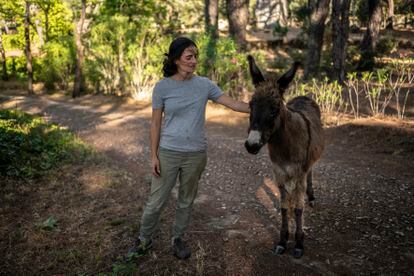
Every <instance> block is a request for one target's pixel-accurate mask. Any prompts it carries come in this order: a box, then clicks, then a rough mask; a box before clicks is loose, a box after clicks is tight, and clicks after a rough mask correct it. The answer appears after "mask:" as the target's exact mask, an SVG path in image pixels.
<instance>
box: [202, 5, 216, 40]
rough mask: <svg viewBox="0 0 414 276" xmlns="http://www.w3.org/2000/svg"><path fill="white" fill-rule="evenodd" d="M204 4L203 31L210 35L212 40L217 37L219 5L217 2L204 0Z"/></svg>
mask: <svg viewBox="0 0 414 276" xmlns="http://www.w3.org/2000/svg"><path fill="white" fill-rule="evenodd" d="M204 3H205V11H204V16H205V29H206V33H208V34H210V35H212V36H213V37H214V38H217V37H218V16H219V5H218V4H219V3H218V0H204Z"/></svg>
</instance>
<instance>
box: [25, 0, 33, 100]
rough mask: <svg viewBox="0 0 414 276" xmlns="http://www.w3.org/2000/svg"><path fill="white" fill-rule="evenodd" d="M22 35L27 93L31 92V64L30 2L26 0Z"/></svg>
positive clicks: (30, 93)
mask: <svg viewBox="0 0 414 276" xmlns="http://www.w3.org/2000/svg"><path fill="white" fill-rule="evenodd" d="M24 37H25V40H26V68H27V92H28V93H29V95H32V94H34V92H33V66H32V52H31V50H30V2H29V1H26V11H25V17H24Z"/></svg>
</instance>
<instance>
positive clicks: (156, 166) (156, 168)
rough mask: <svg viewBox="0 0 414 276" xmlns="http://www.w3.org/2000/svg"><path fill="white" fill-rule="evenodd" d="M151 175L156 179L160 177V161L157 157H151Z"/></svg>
mask: <svg viewBox="0 0 414 276" xmlns="http://www.w3.org/2000/svg"><path fill="white" fill-rule="evenodd" d="M151 168H152V175H153V176H156V177H160V176H161V170H160V160H159V159H158V157H153V158H152V161H151Z"/></svg>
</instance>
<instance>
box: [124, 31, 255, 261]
mask: <svg viewBox="0 0 414 276" xmlns="http://www.w3.org/2000/svg"><path fill="white" fill-rule="evenodd" d="M165 55H166V58H165V61H164V67H163V73H164V78H163V79H162V80H160V81H159V82H158V83H157V84H156V85H155V87H154V91H153V97H152V108H153V109H152V121H151V160H152V162H151V163H152V174H153V177H152V183H151V193H150V196H149V199H148V202H147V204H146V207H145V209H144V213H143V215H142V219H141V228H140V235H139V239H138V241H137V242H136V245H135V247H134V248H133V250H132V251H130V252H133V253H138V254H145V253H146V252H147V250H148V249H149V248H151V246H152V239H151V236H152V234H153V232H154V230H155V228H156V227H157V224H158V221H159V217H160V214H161V211H162V210H163V208H164V206H165V204H166V202H167V200H168V197H169V196H170V193H171V190H172V188H173V187H174V185H175V183H176V179H177V177H178V178H179V182H180V187H179V194H178V202H177V209H176V217H175V223H174V227H173V239H172V245H173V246H172V248H173V253H174V255H175V256H176V257H178V258H179V259H186V258H188V257H190V255H191V250H190V248H188V247H187V246H186V244H185V243H184V242H183V240H182V235H183V233H184V231H185V230H186V228H187V227H188V224H189V221H190V213H191V210H192V205H193V202H194V199H195V197H196V195H197V187H198V181H199V179H200V176H201V174H202V172H203V171H204V168H205V166H206V161H207V155H206V148H207V143H206V138H205V135H204V125H205V110H206V104H207V101H208V100H212V101H214V102H216V103H219V104H222V105H224V106H227V107H229V108H231V109H233V110H235V111H239V112H245V113H248V112H249V106H248V104H246V103H243V102H239V101H236V100H234V99H233V98H231V97H229V96H227V95H224V94H223V92H222V91H221V90H220V88H219V87H218V86H217V85H215V84H214V83H213V82H212V81H210V80H209V79H207V78H204V77H199V76H196V75H195V74H194V72H195V71H196V67H197V58H198V49H197V46H196V44H195V43H194V42H193V41H192V40H190V39H188V38H186V37H179V38H177V39H175V40H174V41H173V42H172V43H171V44H170V47H169V51H168V54H165ZM163 113H164V124H163V129H162V131H161V125H162V118H163Z"/></svg>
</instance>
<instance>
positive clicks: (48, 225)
mask: <svg viewBox="0 0 414 276" xmlns="http://www.w3.org/2000/svg"><path fill="white" fill-rule="evenodd" d="M39 227H40V228H41V229H43V230H46V231H52V230H55V229H56V227H57V220H56V219H55V218H54V217H49V218H48V219H46V220H45V221H43V222H42V223H39Z"/></svg>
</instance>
